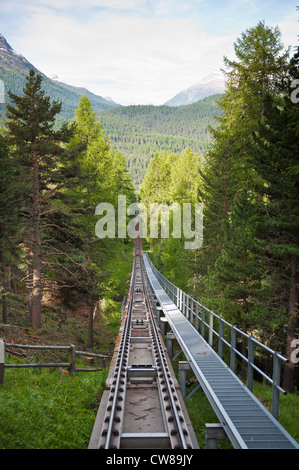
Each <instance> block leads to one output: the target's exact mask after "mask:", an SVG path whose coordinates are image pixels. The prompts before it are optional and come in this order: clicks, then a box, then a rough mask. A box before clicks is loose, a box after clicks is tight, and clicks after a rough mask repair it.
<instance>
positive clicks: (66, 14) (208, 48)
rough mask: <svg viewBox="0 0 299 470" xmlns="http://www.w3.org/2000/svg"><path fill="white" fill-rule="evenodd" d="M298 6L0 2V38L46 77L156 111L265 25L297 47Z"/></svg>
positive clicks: (209, 1)
mask: <svg viewBox="0 0 299 470" xmlns="http://www.w3.org/2000/svg"><path fill="white" fill-rule="evenodd" d="M296 5H299V0H39V1H38V0H26V1H24V0H9V1H7V0H0V33H1V34H3V36H5V38H6V40H7V41H8V43H9V44H10V45H11V47H12V48H13V49H14V50H16V51H17V52H19V53H21V54H22V55H23V56H24V57H26V59H27V60H29V62H31V63H32V64H33V65H34V66H35V67H36V68H37V69H39V70H40V71H41V72H43V73H44V74H46V75H47V76H49V77H51V78H52V77H54V76H57V77H58V80H59V81H62V82H64V83H68V84H70V85H74V86H83V87H85V88H87V89H88V90H90V91H92V92H93V93H96V94H97V95H100V96H103V97H107V96H109V97H111V98H112V99H113V100H114V101H115V102H116V103H119V104H122V105H129V104H154V105H160V104H163V103H165V102H166V101H168V100H169V99H171V98H173V97H174V96H175V95H176V94H178V93H179V92H181V91H183V90H185V89H187V88H188V87H190V86H193V85H195V84H197V83H198V82H200V80H201V79H202V78H204V77H205V76H207V75H209V74H210V73H211V72H213V71H214V70H216V69H219V68H221V67H223V65H224V64H223V56H227V57H228V58H229V59H233V58H234V42H235V41H236V40H237V38H239V37H241V34H242V32H245V31H246V30H247V29H248V28H252V27H254V26H256V25H257V23H258V22H259V21H265V24H266V25H267V26H271V27H275V26H278V27H279V29H280V31H281V34H282V36H281V40H282V43H283V44H284V45H285V47H288V46H292V47H294V46H296V45H298V38H297V34H299V23H298V20H299V14H298V12H297V11H296Z"/></svg>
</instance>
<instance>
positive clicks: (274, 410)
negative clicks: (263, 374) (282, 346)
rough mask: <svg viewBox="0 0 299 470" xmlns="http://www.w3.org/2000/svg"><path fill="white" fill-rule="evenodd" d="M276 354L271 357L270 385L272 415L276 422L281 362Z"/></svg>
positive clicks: (275, 352)
mask: <svg viewBox="0 0 299 470" xmlns="http://www.w3.org/2000/svg"><path fill="white" fill-rule="evenodd" d="M278 354H279V353H278V352H277V351H274V355H273V377H272V379H273V385H272V410H271V412H272V415H273V416H274V418H275V419H277V420H278V415H279V389H278V388H277V386H278V387H280V373H281V360H280V358H279V356H278Z"/></svg>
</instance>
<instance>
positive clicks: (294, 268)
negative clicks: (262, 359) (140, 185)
mask: <svg viewBox="0 0 299 470" xmlns="http://www.w3.org/2000/svg"><path fill="white" fill-rule="evenodd" d="M298 59H299V56H298V54H296V55H295V56H294V58H293V60H292V62H291V64H290V76H289V82H288V84H287V86H286V89H285V96H284V103H283V106H277V105H276V103H275V101H274V100H273V99H272V97H271V96H268V97H267V100H266V106H265V118H266V119H265V122H263V123H261V124H260V126H259V129H258V131H257V132H256V133H255V142H254V145H253V147H252V155H253V158H252V162H253V165H254V167H255V169H256V172H257V173H258V174H259V175H260V179H259V180H257V181H256V192H257V194H259V195H260V198H261V200H262V201H264V204H263V205H262V210H263V215H264V217H263V218H262V224H261V233H262V240H263V242H264V251H263V255H264V260H265V264H266V265H267V266H270V268H271V269H272V272H273V277H274V276H275V278H276V279H278V282H277V283H276V284H274V285H273V296H274V298H276V301H277V302H278V303H279V306H280V311H281V322H282V325H283V326H284V329H285V330H286V355H287V358H288V359H289V363H288V364H287V365H286V367H285V375H284V387H285V388H286V390H288V391H293V386H294V384H293V377H294V364H293V363H292V361H291V360H290V359H291V357H290V356H291V353H292V348H291V342H292V340H293V339H294V337H295V332H296V328H297V326H298V302H299V290H298V285H299V268H298V259H299V210H298V200H299V180H298V174H297V173H296V172H292V171H290V169H291V168H293V167H294V166H295V165H296V164H297V163H298V158H299V141H298V134H297V133H296V127H297V125H298V109H297V107H298V104H296V103H293V102H292V100H291V99H290V98H291V92H292V89H291V87H290V85H291V83H292V81H293V80H294V79H298V78H299V60H298ZM277 293H279V296H277Z"/></svg>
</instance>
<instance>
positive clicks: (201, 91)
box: [164, 70, 225, 106]
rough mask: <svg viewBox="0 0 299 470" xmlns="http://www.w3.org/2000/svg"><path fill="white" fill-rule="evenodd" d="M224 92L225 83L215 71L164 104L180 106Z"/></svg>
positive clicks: (220, 73)
mask: <svg viewBox="0 0 299 470" xmlns="http://www.w3.org/2000/svg"><path fill="white" fill-rule="evenodd" d="M224 90H225V81H224V77H223V74H222V72H221V71H217V70H215V71H214V72H213V73H211V74H210V75H208V76H207V77H205V78H203V79H202V80H201V81H200V82H199V83H198V84H197V85H193V86H191V87H189V88H187V90H184V91H182V92H181V93H178V94H177V95H176V96H174V97H173V98H172V99H170V100H169V101H167V102H166V103H164V104H165V105H166V106H181V105H186V104H192V103H196V101H200V100H202V99H203V98H206V97H207V96H211V95H215V94H221V93H223V92H224Z"/></svg>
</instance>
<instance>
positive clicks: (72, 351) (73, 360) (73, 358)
mask: <svg viewBox="0 0 299 470" xmlns="http://www.w3.org/2000/svg"><path fill="white" fill-rule="evenodd" d="M70 354H71V375H73V376H74V375H75V374H76V349H75V346H74V345H73V344H71V346H70Z"/></svg>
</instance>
